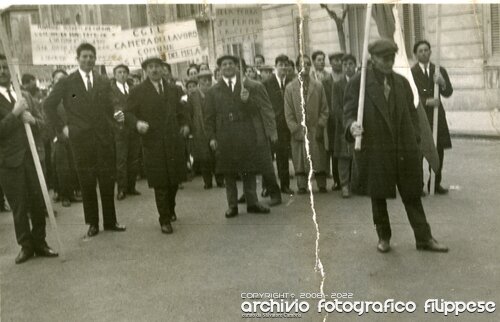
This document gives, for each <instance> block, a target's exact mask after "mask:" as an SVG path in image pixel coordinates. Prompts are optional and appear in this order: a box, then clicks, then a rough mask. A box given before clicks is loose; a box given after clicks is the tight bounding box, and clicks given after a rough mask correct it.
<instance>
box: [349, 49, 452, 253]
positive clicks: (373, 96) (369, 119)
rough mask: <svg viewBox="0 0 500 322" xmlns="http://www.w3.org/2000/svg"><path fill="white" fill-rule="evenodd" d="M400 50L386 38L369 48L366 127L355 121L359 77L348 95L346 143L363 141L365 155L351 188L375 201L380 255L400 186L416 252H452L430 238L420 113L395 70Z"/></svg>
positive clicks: (386, 248)
mask: <svg viewBox="0 0 500 322" xmlns="http://www.w3.org/2000/svg"><path fill="white" fill-rule="evenodd" d="M397 50H398V47H397V45H396V44H395V43H394V42H392V41H391V40H388V39H382V40H377V41H375V42H372V43H371V44H370V45H369V52H370V54H371V60H372V63H373V67H372V68H370V69H368V70H367V71H366V93H365V103H364V118H363V123H362V124H358V122H357V114H358V100H359V91H360V80H361V75H359V74H358V75H356V76H354V77H353V79H352V80H351V81H350V82H349V83H348V85H347V88H346V91H345V103H344V125H345V135H346V139H348V140H349V141H351V142H352V141H354V138H355V137H357V136H361V137H362V144H361V151H359V152H357V153H355V158H356V165H357V167H358V169H357V170H358V171H359V176H357V178H356V182H353V186H354V187H356V189H357V190H358V191H362V192H363V193H365V194H367V195H368V196H370V197H371V203H372V211H373V221H374V223H375V226H376V229H377V234H378V237H379V242H378V245H377V249H378V251H380V252H388V251H389V250H390V243H389V241H390V238H391V226H390V222H389V214H388V212H387V203H386V199H387V198H395V197H396V186H397V188H398V190H399V194H400V195H401V199H402V200H403V204H404V206H405V209H406V213H407V215H408V219H409V220H410V224H411V227H412V228H413V231H414V234H415V239H416V246H417V249H419V250H428V251H437V252H446V251H448V248H447V247H446V246H443V245H441V244H439V243H438V242H437V241H436V240H435V239H434V238H433V237H432V235H431V228H430V226H429V224H428V223H427V219H426V217H425V212H424V208H423V206H422V201H421V183H422V171H421V154H420V151H419V147H418V141H419V140H420V138H419V127H418V119H417V111H416V109H415V106H414V105H413V94H412V91H411V87H410V85H409V83H408V81H407V80H406V79H405V78H404V77H402V76H401V75H399V74H396V73H394V72H393V70H392V67H393V65H394V58H395V54H396V52H397Z"/></svg>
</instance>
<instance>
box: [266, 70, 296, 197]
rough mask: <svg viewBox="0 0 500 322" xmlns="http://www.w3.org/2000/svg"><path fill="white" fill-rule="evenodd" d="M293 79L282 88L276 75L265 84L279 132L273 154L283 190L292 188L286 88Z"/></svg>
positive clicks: (287, 79)
mask: <svg viewBox="0 0 500 322" xmlns="http://www.w3.org/2000/svg"><path fill="white" fill-rule="evenodd" d="M290 81H291V79H289V78H288V77H287V78H285V84H283V85H282V86H283V87H280V84H279V83H278V79H277V78H276V76H275V75H273V76H271V77H270V78H269V79H268V80H266V81H265V82H264V86H265V87H266V90H267V95H268V96H269V99H270V100H271V104H272V106H273V110H274V115H275V118H276V130H277V131H278V142H276V144H274V147H273V150H274V151H273V152H275V153H276V166H277V168H278V177H279V178H280V186H281V190H283V189H289V188H290V168H289V159H290V153H291V152H290V130H289V129H288V126H287V125H286V120H285V100H284V95H285V88H286V85H288V84H289V83H290Z"/></svg>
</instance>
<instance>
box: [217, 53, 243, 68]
mask: <svg viewBox="0 0 500 322" xmlns="http://www.w3.org/2000/svg"><path fill="white" fill-rule="evenodd" d="M226 59H231V60H232V61H233V62H234V63H235V64H239V62H240V60H239V58H238V57H236V56H233V55H223V56H220V57H219V58H217V66H220V65H221V64H222V61H223V60H226Z"/></svg>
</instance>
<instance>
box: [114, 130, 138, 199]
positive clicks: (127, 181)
mask: <svg viewBox="0 0 500 322" xmlns="http://www.w3.org/2000/svg"><path fill="white" fill-rule="evenodd" d="M115 145H116V181H117V184H118V191H124V192H128V191H134V190H135V180H136V178H137V174H138V173H139V155H140V153H141V142H140V139H139V137H138V136H137V135H135V133H129V132H128V131H124V130H122V131H121V132H119V133H117V135H116V136H115Z"/></svg>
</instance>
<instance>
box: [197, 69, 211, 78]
mask: <svg viewBox="0 0 500 322" xmlns="http://www.w3.org/2000/svg"><path fill="white" fill-rule="evenodd" d="M212 75H213V74H212V72H211V71H209V70H202V71H201V72H199V73H198V79H200V78H202V77H210V78H212Z"/></svg>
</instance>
